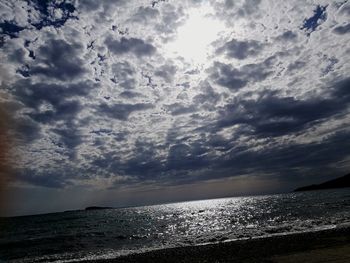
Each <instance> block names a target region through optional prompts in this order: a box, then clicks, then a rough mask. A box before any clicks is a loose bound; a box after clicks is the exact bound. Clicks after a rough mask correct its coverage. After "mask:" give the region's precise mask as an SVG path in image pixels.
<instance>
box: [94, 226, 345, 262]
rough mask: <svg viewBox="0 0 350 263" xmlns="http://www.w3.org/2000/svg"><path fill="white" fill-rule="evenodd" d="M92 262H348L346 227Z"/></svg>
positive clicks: (165, 250)
mask: <svg viewBox="0 0 350 263" xmlns="http://www.w3.org/2000/svg"><path fill="white" fill-rule="evenodd" d="M88 262H90V263H91V262H92V261H88ZM93 262H98V263H104V262H113V263H114V262H116V263H118V262H333V263H340V262H350V228H340V229H333V230H324V231H319V232H313V233H302V234H292V235H286V236H274V237H266V238H260V239H251V240H241V241H233V242H226V243H220V244H210V245H204V246H193V247H181V248H171V249H163V250H156V251H151V252H147V253H143V254H135V255H129V256H124V257H119V258H116V259H109V260H97V261H93Z"/></svg>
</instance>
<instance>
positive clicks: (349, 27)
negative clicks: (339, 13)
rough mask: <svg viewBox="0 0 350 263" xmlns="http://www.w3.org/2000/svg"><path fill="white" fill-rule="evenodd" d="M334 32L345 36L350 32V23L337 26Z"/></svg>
mask: <svg viewBox="0 0 350 263" xmlns="http://www.w3.org/2000/svg"><path fill="white" fill-rule="evenodd" d="M333 32H334V33H336V34H339V35H344V34H347V33H349V32H350V23H349V24H346V25H344V26H337V27H335V28H334V29H333Z"/></svg>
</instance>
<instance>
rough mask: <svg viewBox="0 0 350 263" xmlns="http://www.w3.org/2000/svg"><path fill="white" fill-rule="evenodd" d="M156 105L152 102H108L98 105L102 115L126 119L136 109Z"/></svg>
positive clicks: (139, 109) (141, 109) (149, 107)
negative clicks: (110, 103) (109, 103)
mask: <svg viewBox="0 0 350 263" xmlns="http://www.w3.org/2000/svg"><path fill="white" fill-rule="evenodd" d="M153 107H154V106H153V105H152V104H150V103H136V104H121V103H119V104H112V105H108V104H106V103H104V104H101V105H99V106H98V108H97V110H98V113H99V114H100V115H102V116H107V117H109V118H113V119H117V120H121V121H126V120H127V119H128V118H129V116H130V114H131V113H133V112H135V111H143V110H148V109H151V108H153Z"/></svg>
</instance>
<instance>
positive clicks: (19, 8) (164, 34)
mask: <svg viewBox="0 0 350 263" xmlns="http://www.w3.org/2000/svg"><path fill="white" fill-rule="evenodd" d="M0 6H1V8H0V10H1V11H0V17H1V21H0V28H1V38H0V46H1V65H0V72H1V101H2V104H3V105H5V106H6V107H5V108H6V109H7V110H8V111H9V113H10V115H11V116H12V118H13V125H12V126H11V133H12V135H13V136H14V138H15V144H16V151H15V153H14V158H15V159H17V160H18V161H17V163H16V167H15V174H16V177H15V179H14V180H13V181H12V182H11V184H12V185H13V187H24V188H25V187H44V188H52V189H65V188H69V187H71V188H74V187H76V188H81V187H85V188H86V189H120V188H123V189H125V188H128V187H133V188H135V187H136V188H137V187H141V185H142V187H145V186H146V185H148V186H152V187H159V186H162V187H165V186H179V185H186V184H193V183H200V182H207V181H211V180H214V181H215V180H229V179H230V178H234V177H236V176H244V177H246V178H257V180H264V179H266V180H267V179H268V180H271V179H272V180H274V181H279V182H280V184H281V185H284V184H285V185H288V183H292V182H295V180H306V179H305V176H306V175H312V176H313V178H312V180H315V178H317V176H319V177H322V176H324V175H327V174H337V175H339V174H341V173H343V172H345V171H348V169H349V166H350V161H349V160H350V159H349V157H350V140H349V138H350V130H349V127H350V125H349V124H350V115H349V105H350V78H349V72H350V64H349V59H350V57H349V54H350V53H349V51H350V46H349V43H350V24H349V16H350V3H349V2H348V1H343V0H341V1H340V0H339V1H323V0H319V1H311V0H310V1H304V0H300V1H299V0H294V1H264V0H261V1H260V0H241V1H230V0H226V1H224V0H222V1H205V0H203V1H198V0H185V1H171V0H169V1H166V0H163V1H126V0H113V1H112V0H104V1H92V0H91V1H90V0H86V1H73V0H72V1H69V0H67V1H65V0H56V1H41V0H36V1H14V0H11V1H1V3H0ZM198 10H199V11H198ZM198 12H199V13H200V14H203V16H202V17H199V15H198ZM192 16H195V18H193V19H192ZM196 19H197V20H198V19H199V20H198V21H200V22H201V21H204V22H205V21H207V20H208V21H211V20H213V21H214V20H215V23H214V22H208V25H211V24H212V25H214V24H215V25H221V26H220V27H218V29H217V32H216V31H215V30H213V32H214V33H213V34H211V35H213V36H215V38H212V39H206V35H205V34H204V35H203V38H201V36H202V35H201V32H202V31H203V30H204V32H205V30H209V29H208V28H207V29H206V28H201V27H200V26H198V30H197V32H193V35H194V36H193V39H188V40H187V41H186V39H185V41H181V44H180V42H176V41H179V39H180V37H181V32H182V31H183V32H185V30H184V29H185V28H186V26H188V24H189V23H193V25H194V27H195V25H196V24H195V23H196V21H197V20H196ZM200 19H202V20H200ZM189 21H194V22H189ZM204 22H203V23H204ZM201 30H202V31H201ZM196 34H198V37H197V39H198V40H199V39H202V40H203V41H207V42H205V43H206V45H207V46H205V48H206V50H205V52H204V53H203V54H202V56H201V59H200V60H196V59H197V58H198V57H199V56H196V57H191V56H190V54H191V52H187V51H188V50H190V51H191V49H192V50H195V51H196V52H197V51H198V49H199V47H200V46H203V45H202V44H203V43H204V42H201V43H198V49H196V45H197V43H196V41H197V40H196ZM169 47H172V48H169ZM173 47H174V48H173ZM185 51H186V52H185ZM188 54H189V55H188ZM17 157H18V158H17ZM309 179H310V178H309ZM310 180H311V179H310Z"/></svg>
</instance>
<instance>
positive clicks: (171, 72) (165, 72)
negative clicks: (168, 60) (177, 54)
mask: <svg viewBox="0 0 350 263" xmlns="http://www.w3.org/2000/svg"><path fill="white" fill-rule="evenodd" d="M176 70H177V68H176V66H174V65H172V64H165V65H162V66H161V67H159V68H158V69H157V70H156V72H155V73H154V75H155V76H157V77H161V78H163V79H164V80H165V81H166V82H167V83H171V82H172V81H173V79H174V76H175V73H176Z"/></svg>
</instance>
